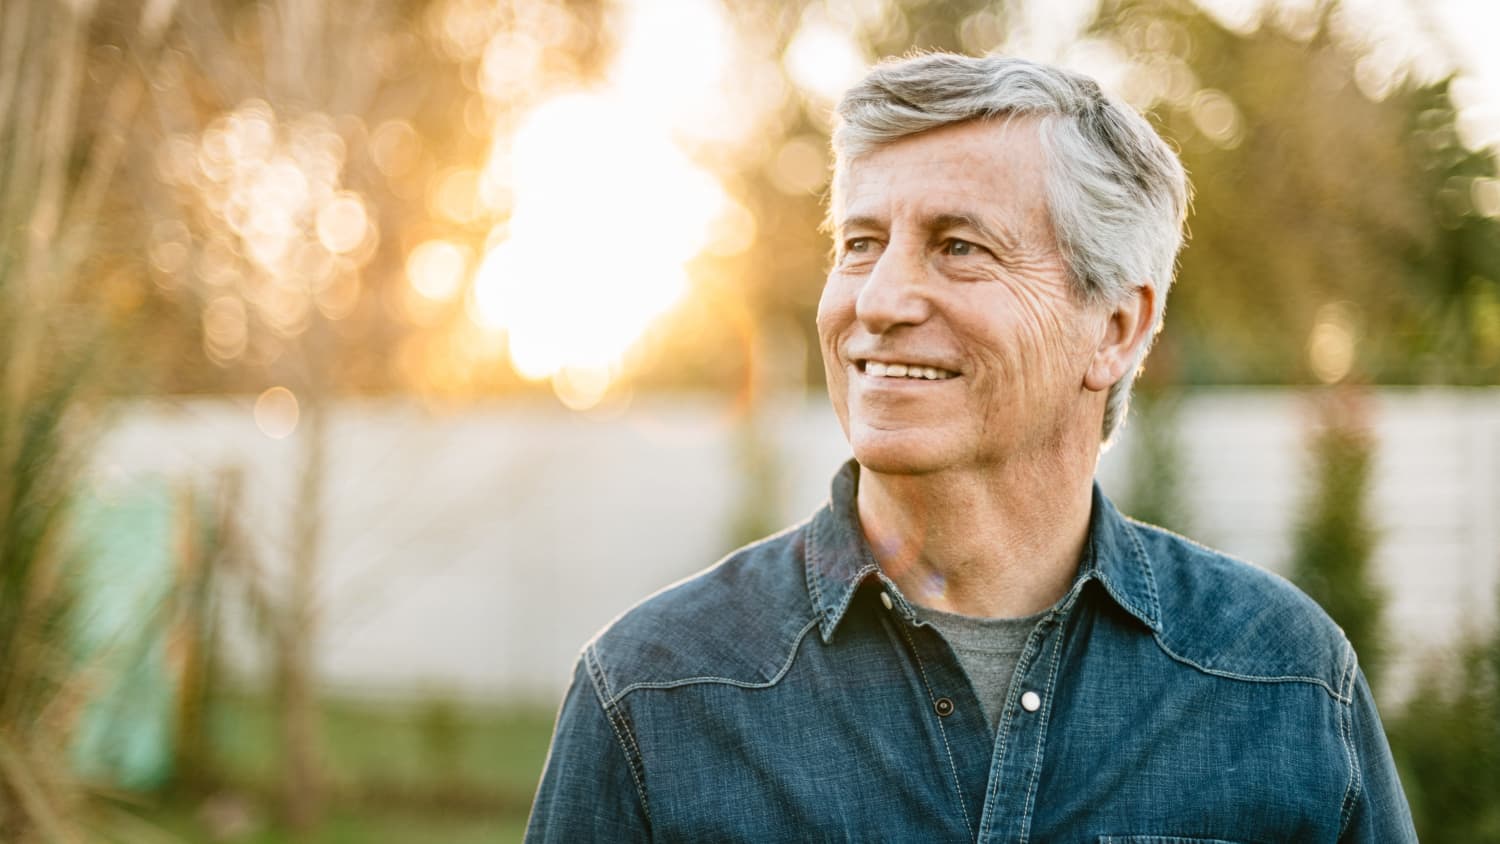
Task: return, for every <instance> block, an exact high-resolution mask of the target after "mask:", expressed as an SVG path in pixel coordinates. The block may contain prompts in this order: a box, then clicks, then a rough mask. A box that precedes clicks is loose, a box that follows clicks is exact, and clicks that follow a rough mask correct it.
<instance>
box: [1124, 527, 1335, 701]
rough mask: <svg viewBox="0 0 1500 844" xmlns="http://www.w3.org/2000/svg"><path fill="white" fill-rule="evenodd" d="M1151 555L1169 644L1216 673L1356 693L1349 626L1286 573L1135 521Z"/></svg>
mask: <svg viewBox="0 0 1500 844" xmlns="http://www.w3.org/2000/svg"><path fill="white" fill-rule="evenodd" d="M1130 525H1131V527H1132V528H1133V529H1134V531H1135V534H1136V536H1137V537H1138V538H1139V539H1140V541H1141V544H1142V546H1143V549H1144V551H1145V552H1146V554H1147V556H1148V557H1149V559H1150V560H1151V566H1152V572H1153V574H1154V576H1155V580H1156V587H1157V593H1158V596H1159V600H1160V602H1161V627H1162V629H1161V633H1160V635H1159V636H1158V640H1159V641H1160V643H1161V645H1162V647H1163V648H1165V649H1166V650H1167V652H1168V653H1169V654H1170V655H1171V656H1172V657H1173V658H1174V659H1177V660H1178V661H1180V662H1184V663H1186V664H1188V665H1191V666H1192V667H1194V668H1196V669H1198V670H1200V671H1204V672H1207V673H1210V674H1214V675H1216V676H1222V677H1227V678H1231V679H1241V680H1248V681H1258V682H1306V683H1311V684H1314V685H1318V686H1321V687H1323V688H1324V689H1326V690H1327V691H1328V693H1329V694H1331V695H1333V696H1334V697H1335V698H1337V699H1339V700H1340V701H1344V702H1347V701H1348V699H1349V694H1350V688H1351V684H1352V683H1353V679H1354V669H1355V658H1354V651H1353V648H1351V647H1350V645H1349V641H1348V639H1347V638H1346V637H1345V636H1344V631H1343V629H1342V628H1340V627H1339V626H1338V625H1337V624H1336V623H1334V621H1333V619H1331V618H1329V617H1328V614H1327V613H1326V612H1324V611H1323V608H1322V607H1320V606H1318V604H1317V603H1316V602H1315V601H1313V600H1312V599H1311V598H1309V597H1308V596H1307V595H1306V594H1305V593H1304V592H1303V591H1302V590H1301V589H1298V588H1297V587H1296V586H1295V585H1293V584H1292V583H1291V582H1290V581H1288V580H1287V579H1286V578H1284V577H1282V576H1280V575H1278V574H1275V573H1273V572H1270V571H1268V570H1266V569H1263V568H1260V567H1259V566H1256V565H1253V564H1251V563H1248V562H1245V561H1244V560H1240V559H1237V558H1235V557H1232V556H1230V555H1228V554H1225V553H1223V552H1221V551H1216V550H1214V549H1212V548H1209V547H1207V546H1205V545H1202V544H1200V543H1198V542H1195V541H1193V540H1191V539H1188V538H1186V537H1183V536H1179V535H1178V534H1175V533H1172V532H1171V531H1168V530H1165V529H1163V528H1159V527H1156V526H1154V525H1148V524H1145V523H1143V522H1136V521H1131V522H1130Z"/></svg>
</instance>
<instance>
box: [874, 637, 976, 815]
mask: <svg viewBox="0 0 1500 844" xmlns="http://www.w3.org/2000/svg"><path fill="white" fill-rule="evenodd" d="M886 622H887V623H888V624H889V623H894V622H891V621H890V620H889V619H886ZM897 626H898V627H899V628H900V629H901V635H902V636H905V637H906V644H907V645H908V646H910V647H911V655H912V659H914V660H916V662H917V673H918V674H920V675H921V677H922V685H923V686H924V687H926V689H927V698H928V700H931V699H932V695H933V692H932V683H930V682H928V680H927V669H926V668H925V667H924V666H923V665H922V655H921V654H919V653H917V643H916V642H913V641H912V638H911V631H910V630H908V629H907V628H906V625H905V624H899V625H897ZM937 728H938V735H940V736H942V737H943V750H944V752H946V753H947V754H948V769H949V770H950V771H952V772H953V790H954V792H955V793H957V794H958V808H959V810H960V811H962V812H963V816H964V829H966V830H968V832H969V834H970V835H973V834H974V826H973V825H972V824H970V823H969V804H967V803H965V802H964V785H963V782H962V781H960V780H959V778H958V763H957V762H955V761H953V747H952V746H951V745H949V744H948V730H947V729H946V728H945V727H944V726H943V721H942V719H941V718H939V719H938V722H937Z"/></svg>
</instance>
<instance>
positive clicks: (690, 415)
mask: <svg viewBox="0 0 1500 844" xmlns="http://www.w3.org/2000/svg"><path fill="white" fill-rule="evenodd" d="M1372 411H1373V415H1372V421H1373V424H1374V428H1375V431H1376V433H1377V436H1378V440H1379V454H1378V459H1377V461H1376V471H1375V489H1374V495H1373V508H1374V514H1375V518H1376V521H1377V523H1378V524H1379V525H1380V527H1381V536H1380V539H1381V541H1380V545H1379V550H1378V553H1377V560H1376V562H1377V570H1378V575H1379V577H1380V578H1381V579H1382V582H1383V583H1384V584H1385V586H1386V588H1387V589H1388V592H1389V595H1390V598H1391V605H1390V608H1389V611H1388V619H1389V623H1390V625H1391V627H1392V630H1393V636H1392V638H1393V640H1394V644H1395V645H1396V652H1395V654H1394V659H1395V663H1394V666H1393V669H1392V672H1391V674H1392V677H1391V679H1392V681H1393V682H1392V684H1391V688H1390V692H1391V694H1392V696H1393V697H1399V696H1401V695H1403V694H1404V693H1405V692H1407V691H1408V690H1409V687H1410V683H1411V680H1412V677H1413V668H1414V667H1415V666H1416V665H1418V664H1419V663H1420V661H1421V660H1422V659H1424V658H1426V656H1427V655H1428V654H1429V653H1430V652H1431V649H1433V648H1435V647H1439V646H1442V645H1444V644H1445V643H1449V642H1451V641H1452V640H1453V638H1454V636H1455V635H1456V634H1457V633H1458V632H1459V631H1460V630H1461V629H1462V628H1464V627H1465V625H1469V626H1472V627H1476V628H1478V627H1484V626H1486V625H1489V624H1492V623H1494V613H1495V603H1496V590H1497V585H1500V582H1497V581H1500V518H1497V515H1500V390H1495V389H1491V390H1456V389H1444V390H1420V391H1397V390H1385V391H1381V392H1379V393H1377V394H1376V396H1375V399H1374V402H1373V405H1372ZM1310 415H1311V414H1310V410H1309V405H1308V403H1307V400H1306V396H1304V395H1302V394H1299V393H1295V392H1291V391H1285V390H1246V389H1235V390H1215V391H1203V392H1197V393H1194V394H1192V395H1190V396H1189V397H1187V398H1186V399H1185V400H1184V402H1183V407H1182V414H1181V418H1180V420H1179V425H1180V437H1181V454H1182V459H1183V461H1184V470H1185V476H1186V479H1187V485H1186V486H1187V493H1188V498H1189V500H1190V503H1191V506H1192V508H1193V511H1192V513H1191V519H1192V524H1193V525H1194V527H1195V534H1196V538H1198V539H1201V540H1202V541H1204V542H1206V543H1208V544H1211V545H1215V546H1217V547H1219V548H1223V549H1224V550H1226V551H1229V552H1230V553H1234V554H1236V555H1239V556H1242V557H1244V558H1246V559H1249V560H1252V561H1255V562H1257V563H1259V564H1262V565H1264V566H1266V567H1268V568H1271V569H1273V570H1279V569H1283V568H1284V566H1285V563H1286V560H1287V558H1288V555H1289V552H1290V545H1289V543H1290V531H1291V527H1292V525H1293V524H1294V521H1295V515H1296V511H1297V508H1298V506H1299V504H1300V503H1301V502H1302V501H1303V499H1304V493H1305V491H1306V485H1307V484H1306V478H1305V477H1304V466H1305V437H1306V430H1307V424H1308V422H1309V420H1310ZM766 419H767V425H766V426H765V428H764V431H765V433H764V436H765V438H766V441H767V442H768V443H770V445H771V446H772V450H773V452H774V454H775V457H774V458H773V464H774V466H773V469H774V472H773V475H772V476H773V477H774V478H775V479H776V486H777V487H778V488H779V492H778V494H777V495H776V496H775V498H776V500H775V501H773V502H769V503H770V504H771V505H772V506H771V510H772V512H774V513H777V514H779V517H780V518H781V520H782V521H783V522H784V523H790V522H792V521H795V520H798V519H800V518H802V517H803V516H805V515H806V514H807V513H809V512H811V510H812V509H813V508H815V507H816V506H817V505H818V503H819V502H820V501H821V500H822V499H823V498H824V497H825V496H826V494H827V484H828V480H829V478H830V477H831V476H832V474H833V472H834V471H835V470H836V469H837V467H838V466H839V464H840V463H841V462H842V461H843V459H844V458H845V456H846V455H847V446H846V445H845V444H844V441H843V439H842V436H841V435H840V433H839V431H838V427H837V424H836V423H835V422H834V420H833V416H832V413H831V412H830V411H829V410H828V409H827V406H826V402H824V401H819V400H809V401H807V402H795V403H788V404H786V405H783V406H781V407H780V408H779V409H778V410H777V411H776V412H774V413H770V414H768V415H767V417H766ZM738 424H739V423H738V420H737V419H736V417H735V415H734V414H733V412H732V411H731V410H729V409H728V408H727V407H726V406H724V405H722V404H719V403H717V402H716V401H715V400H709V399H677V400H666V399H653V400H640V401H637V402H636V404H635V405H634V406H633V407H631V408H630V409H629V411H628V412H624V413H621V414H618V415H615V416H612V417H604V416H589V415H579V414H574V413H570V412H568V411H566V410H563V409H560V408H554V407H550V406H548V407H543V406H540V405H531V406H524V405H516V404H492V405H486V406H482V407H478V408H470V409H466V410H464V411H462V412H457V413H451V414H443V413H434V412H430V411H428V410H425V409H424V408H423V407H422V406H420V405H418V404H415V403H406V402H370V401H350V402H345V403H342V404H339V405H337V406H336V407H335V409H334V411H333V413H332V418H331V423H330V428H329V431H330V446H329V452H328V475H327V488H326V495H325V497H324V500H323V502H322V505H321V510H322V514H323V529H324V534H323V538H322V550H323V562H322V565H323V574H322V578H321V581H320V584H319V594H320V596H321V598H322V606H323V611H324V612H323V617H324V619H325V622H324V626H323V627H322V629H321V631H320V633H319V635H318V638H317V644H316V647H315V653H316V662H317V666H318V670H319V672H320V674H321V677H322V678H323V681H324V682H325V683H326V684H327V685H329V686H330V687H335V688H341V689H344V690H354V691H359V692H363V693H377V694H389V695H402V696H405V695H412V694H449V695H455V696H463V697H475V698H491V699H493V698H516V697H522V698H532V699H538V698H541V699H552V698H555V696H556V695H558V694H559V693H560V691H561V689H562V686H563V684H564V683H565V682H566V679H567V677H568V674H569V671H570V670H571V665H572V661H573V658H574V656H575V654H576V653H577V650H578V648H579V646H580V645H581V644H582V643H583V642H584V641H585V640H586V639H587V638H588V637H589V636H590V635H591V634H592V633H593V632H594V631H595V630H597V629H598V628H599V627H600V626H602V625H603V624H605V623H606V622H607V621H608V620H609V619H610V618H612V617H613V616H614V615H616V614H617V613H619V612H620V611H622V610H624V609H625V608H627V607H629V606H630V605H631V604H633V603H635V602H636V601H637V600H639V599H640V598H641V597H643V596H645V595H647V594H649V593H650V592H652V591H655V590H656V589H658V588H660V587H661V586H663V585H665V584H667V583H669V582H671V581H673V580H676V579H678V578H680V577H683V576H685V575H687V574H690V573H692V572H693V571H696V570H698V569H700V568H702V567H704V566H706V565H708V564H710V563H712V562H713V561H714V560H716V559H718V558H719V557H720V556H722V555H723V554H724V553H725V552H726V551H728V550H730V546H731V532H732V529H733V528H732V525H734V524H735V522H736V519H737V517H738V516H739V515H740V514H741V512H742V510H743V508H744V506H745V502H746V500H747V497H748V496H750V495H751V494H752V492H751V490H750V488H749V487H748V486H747V480H746V478H747V473H746V472H745V471H744V466H743V460H744V459H745V458H744V457H743V453H744V452H743V449H741V448H739V446H738V443H739V442H740V440H739V438H738V436H737V431H738V430H739V429H738ZM300 439H301V435H300V433H299V434H294V435H293V436H291V437H289V438H287V439H285V440H272V439H270V438H268V437H266V436H265V435H264V434H262V433H261V432H260V431H259V429H257V427H256V426H255V424H254V421H253V418H252V414H251V410H250V401H249V400H248V399H192V400H180V401H162V402H153V403H149V404H142V405H137V406H134V407H132V408H130V409H128V410H127V411H126V412H125V413H124V414H123V416H122V418H121V420H120V423H119V424H118V426H117V427H116V428H115V429H114V431H113V432H112V434H111V435H110V436H109V437H108V438H106V440H105V441H104V443H103V444H102V445H101V450H100V454H99V460H98V463H97V466H98V471H99V476H100V479H101V489H105V490H108V489H112V488H113V489H120V488H128V487H120V486H119V484H121V483H122V482H126V481H129V480H131V479H139V478H142V477H155V478H161V479H166V480H168V481H170V482H172V483H174V484H180V483H195V484H205V485H206V484H208V483H210V482H211V480H212V478H213V476H214V474H215V473H216V472H217V471H219V470H221V469H224V468H229V467H238V468H239V469H240V470H241V471H243V472H244V478H245V481H244V499H243V502H242V509H241V513H240V523H241V525H242V526H243V528H244V530H245V533H246V534H247V535H248V536H249V537H250V538H251V539H252V540H253V548H254V552H255V553H254V556H255V558H256V560H257V563H258V564H259V565H261V566H262V567H263V568H264V569H265V570H266V571H268V572H269V573H270V574H272V575H275V574H276V573H278V572H284V571H285V558H286V553H285V552H286V549H287V542H286V540H285V538H286V537H287V536H288V535H289V531H290V526H291V523H292V512H291V509H292V507H294V506H295V504H296V497H295V495H294V491H295V489H296V482H297V469H298V459H297V458H298V454H299V449H301V448H302V445H303V444H302V443H301V442H300V441H299V440H300ZM1130 447H1131V443H1130V435H1129V433H1128V432H1127V435H1126V437H1125V438H1124V440H1123V441H1122V442H1121V443H1120V444H1119V445H1118V446H1117V447H1116V448H1115V449H1114V450H1113V451H1111V452H1110V454H1108V455H1107V456H1106V457H1105V460H1104V463H1103V465H1102V466H1101V469H1100V477H1101V480H1102V483H1103V484H1104V486H1105V489H1106V491H1111V492H1114V491H1118V490H1122V489H1124V488H1125V481H1126V480H1127V479H1126V478H1125V473H1126V471H1127V468H1128V467H1127V466H1126V465H1125V464H1126V463H1127V461H1126V459H1125V457H1126V453H1127V452H1128V450H1129V449H1130ZM228 644H229V646H230V651H231V656H232V658H233V661H234V662H235V663H237V664H238V666H239V667H240V669H241V670H243V671H250V672H253V671H255V670H257V666H259V665H260V664H261V663H260V656H259V653H258V650H257V648H256V646H255V644H254V641H253V637H252V636H250V635H249V634H248V633H247V632H246V629H245V628H244V627H243V626H242V625H239V626H235V627H234V628H232V630H231V634H230V636H229V642H228Z"/></svg>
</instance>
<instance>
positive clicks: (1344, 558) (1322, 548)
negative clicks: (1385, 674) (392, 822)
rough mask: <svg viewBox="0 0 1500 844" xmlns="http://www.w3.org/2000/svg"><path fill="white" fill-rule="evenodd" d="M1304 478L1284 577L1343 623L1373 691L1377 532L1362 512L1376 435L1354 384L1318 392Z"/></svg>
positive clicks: (1378, 657)
mask: <svg viewBox="0 0 1500 844" xmlns="http://www.w3.org/2000/svg"><path fill="white" fill-rule="evenodd" d="M1315 410H1316V413H1317V421H1316V423H1315V428H1314V431H1313V434H1312V439H1311V444H1310V448H1309V455H1308V456H1309V459H1310V460H1311V465H1310V471H1309V485H1308V489H1307V492H1306V494H1305V497H1304V499H1303V502H1302V504H1301V506H1300V507H1299V508H1298V513H1299V518H1298V520H1297V524H1296V527H1295V529H1294V532H1293V536H1292V559H1291V579H1292V580H1293V581H1295V582H1296V583H1297V585H1298V586H1300V587H1302V589H1303V590H1304V591H1306V592H1307V594H1308V595H1310V596H1311V597H1312V599H1313V600H1315V601H1317V602H1318V603H1319V604H1320V605H1321V606H1322V607H1323V609H1324V610H1326V611H1327V612H1328V614H1329V615H1330V616H1332V617H1333V620H1334V621H1335V622H1337V623H1338V624H1339V626H1340V627H1342V628H1344V635H1346V636H1347V637H1348V638H1349V642H1350V643H1351V644H1352V645H1353V646H1354V651H1355V653H1356V654H1358V655H1359V664H1360V668H1361V669H1362V670H1363V671H1364V673H1365V677H1366V679H1368V680H1369V682H1370V686H1371V687H1372V688H1374V689H1376V690H1377V691H1378V688H1379V683H1380V679H1381V673H1382V669H1383V668H1384V667H1385V656H1386V643H1385V636H1384V633H1383V622H1384V619H1383V617H1382V616H1383V614H1384V611H1385V603H1386V596H1385V592H1384V590H1383V589H1382V588H1381V587H1380V585H1379V584H1378V583H1377V582H1376V581H1375V574H1374V572H1373V571H1371V568H1370V566H1371V558H1372V556H1373V555H1374V551H1375V543H1376V541H1377V538H1378V534H1377V531H1376V528H1375V526H1374V523H1373V520H1372V519H1371V517H1370V514H1369V491H1370V469H1371V465H1370V464H1371V461H1372V460H1373V458H1374V454H1375V438H1374V435H1373V433H1372V432H1371V431H1370V429H1369V425H1368V422H1367V421H1366V419H1365V408H1364V407H1363V397H1362V396H1361V395H1360V394H1359V393H1358V392H1356V391H1355V390H1354V389H1353V388H1349V387H1343V388H1338V389H1336V390H1335V391H1333V392H1330V393H1327V394H1323V395H1321V396H1319V398H1318V399H1317V401H1316V408H1315Z"/></svg>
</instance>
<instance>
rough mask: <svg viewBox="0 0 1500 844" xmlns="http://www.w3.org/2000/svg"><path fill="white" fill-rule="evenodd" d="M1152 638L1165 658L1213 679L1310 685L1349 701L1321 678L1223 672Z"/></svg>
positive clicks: (1159, 635)
mask: <svg viewBox="0 0 1500 844" xmlns="http://www.w3.org/2000/svg"><path fill="white" fill-rule="evenodd" d="M1153 638H1154V639H1156V646H1157V647H1159V648H1161V649H1162V651H1163V652H1165V653H1166V655H1167V656H1169V657H1171V658H1172V659H1175V660H1177V661H1178V662H1180V663H1182V664H1183V665H1187V666H1191V667H1193V668H1196V669H1198V670H1199V671H1202V672H1203V673H1204V674H1208V675H1211V676H1214V677H1225V678H1228V679H1230V680H1244V681H1246V682H1249V683H1310V684H1312V685H1314V686H1321V687H1322V688H1323V690H1324V691H1326V692H1328V695H1329V696H1330V697H1332V698H1333V699H1334V700H1336V701H1338V702H1339V703H1345V704H1347V703H1348V702H1349V699H1348V698H1347V697H1345V696H1344V695H1343V694H1340V693H1339V691H1338V690H1337V689H1335V688H1334V687H1332V686H1330V685H1328V683H1327V681H1325V680H1323V679H1322V678H1321V677H1307V676H1303V675H1300V674H1279V675H1275V676H1270V677H1266V676H1259V675H1255V674H1240V673H1238V672H1234V671H1225V670H1223V669H1221V668H1209V667H1208V666H1206V665H1200V664H1198V663H1196V662H1194V661H1192V660H1191V659H1188V658H1187V657H1185V656H1182V655H1181V654H1178V653H1177V652H1176V651H1174V650H1172V648H1171V647H1169V646H1168V645H1167V643H1166V641H1165V640H1163V639H1162V636H1161V634H1160V633H1157V634H1155V635H1154V636H1153Z"/></svg>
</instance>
